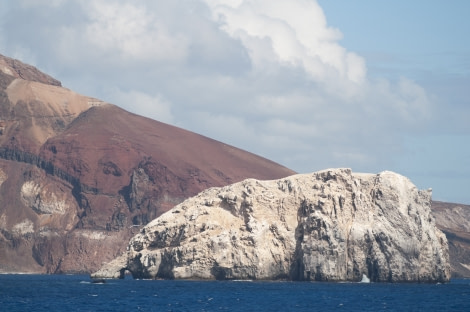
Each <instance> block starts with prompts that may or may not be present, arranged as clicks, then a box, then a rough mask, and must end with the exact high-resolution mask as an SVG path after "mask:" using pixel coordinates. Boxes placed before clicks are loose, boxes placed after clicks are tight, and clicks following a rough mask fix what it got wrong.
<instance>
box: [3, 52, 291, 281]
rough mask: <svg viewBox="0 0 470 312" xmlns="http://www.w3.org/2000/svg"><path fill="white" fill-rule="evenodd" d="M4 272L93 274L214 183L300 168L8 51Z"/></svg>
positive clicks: (275, 175) (270, 176) (279, 174)
mask: <svg viewBox="0 0 470 312" xmlns="http://www.w3.org/2000/svg"><path fill="white" fill-rule="evenodd" d="M0 133H1V135H0V203H1V206H0V271H5V272H11V271H12V272H17V271H26V272H39V273H65V272H91V271H93V270H96V269H98V268H99V266H101V264H102V262H103V261H109V260H110V259H112V258H114V257H115V256H116V255H117V254H119V253H121V252H122V251H123V248H125V246H126V244H127V241H128V239H129V238H130V236H131V235H132V234H133V233H135V232H136V231H138V229H139V227H141V226H142V225H144V224H146V223H147V222H149V221H150V220H152V219H154V218H155V217H157V216H159V215H160V214H162V213H163V212H165V211H167V210H168V209H170V208H171V207H173V206H174V205H175V204H177V203H180V202H181V201H182V200H183V199H185V198H187V197H190V196H193V195H195V194H197V193H199V192H200V191H202V190H204V189H206V188H208V187H211V186H222V185H227V184H230V183H233V182H237V181H241V180H243V179H246V178H258V179H275V178H280V177H284V176H288V175H291V174H293V173H294V172H293V171H292V170H290V169H288V168H285V167H283V166H281V165H279V164H276V163H274V162H272V161H269V160H267V159H265V158H262V157H259V156H256V155H254V154H251V153H249V152H246V151H243V150H240V149H238V148H235V147H233V146H229V145H227V144H224V143H221V142H218V141H215V140H212V139H209V138H207V137H204V136H201V135H198V134H195V133H192V132H189V131H186V130H183V129H180V128H177V127H174V126H170V125H167V124H164V123H161V122H158V121H155V120H152V119H148V118H145V117H141V116H137V115H135V114H132V113H129V112H127V111H125V110H123V109H121V108H119V107H117V106H114V105H112V104H108V103H105V102H103V101H100V100H97V99H94V98H90V97H86V96H82V95H79V94H77V93H75V92H73V91H71V90H68V89H65V88H62V87H61V83H60V82H59V81H57V80H55V79H54V78H51V77H49V76H48V75H46V74H43V73H41V72H40V71H38V70H37V69H35V68H34V67H32V66H29V65H25V64H23V63H21V62H20V61H17V60H12V59H10V58H7V57H4V56H0Z"/></svg>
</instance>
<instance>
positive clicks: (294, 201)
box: [92, 169, 450, 282]
mask: <svg viewBox="0 0 470 312" xmlns="http://www.w3.org/2000/svg"><path fill="white" fill-rule="evenodd" d="M126 271H129V272H130V273H131V274H132V275H133V277H134V278H146V279H159V278H162V279H221V280H223V279H253V280H254V279H256V280H275V279H287V280H313V281H361V279H362V278H363V276H364V275H365V276H367V278H368V279H370V281H372V282H446V281H448V280H449V279H450V265H449V252H448V246H447V240H446V237H445V235H444V234H443V233H442V232H441V231H440V230H439V229H437V227H436V225H435V221H434V217H433V215H432V213H431V191H430V190H418V189H417V188H416V187H415V186H414V185H413V184H412V183H411V181H410V180H409V179H407V178H406V177H404V176H401V175H399V174H396V173H393V172H389V171H385V172H381V173H379V174H363V173H353V172H352V171H351V170H350V169H329V170H324V171H320V172H315V173H311V174H298V175H293V176H290V177H287V178H282V179H278V180H269V181H260V180H255V179H247V180H244V181H242V182H238V183H234V184H231V185H229V186H225V187H213V188H209V189H207V190H205V191H203V192H201V193H199V194H198V195H197V196H195V197H192V198H189V199H187V200H185V201H184V202H182V203H181V204H179V205H177V206H175V207H174V208H172V209H171V210H170V211H168V212H166V213H165V214H163V215H162V216H160V217H159V218H157V219H155V220H153V221H151V222H150V223H149V224H147V225H146V226H145V227H143V228H142V229H141V231H140V233H139V234H137V235H136V236H134V237H133V238H132V239H131V240H130V242H129V245H128V247H127V251H126V252H124V253H123V254H122V255H121V256H119V257H117V258H116V259H114V260H113V261H111V262H109V263H108V264H106V265H104V266H103V267H102V268H101V269H100V270H99V271H97V272H95V273H93V274H92V277H93V278H122V277H123V276H124V274H125V272H126Z"/></svg>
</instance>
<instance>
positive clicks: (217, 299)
mask: <svg viewBox="0 0 470 312" xmlns="http://www.w3.org/2000/svg"><path fill="white" fill-rule="evenodd" d="M0 311H48V312H51V311H65V312H72V311H470V280H465V279H455V280H452V281H451V282H450V283H447V284H386V283H385V284H382V283H368V284H366V283H319V282H259V281H253V282H250V281H163V280H153V281H150V280H133V279H127V278H126V279H124V280H108V281H106V283H104V284H96V283H92V281H91V280H90V278H89V277H88V276H87V275H11V274H4V275H0Z"/></svg>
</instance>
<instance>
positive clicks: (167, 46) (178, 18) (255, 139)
mask: <svg viewBox="0 0 470 312" xmlns="http://www.w3.org/2000/svg"><path fill="white" fill-rule="evenodd" d="M5 12H7V13H8V14H5ZM0 16H2V17H3V18H2V22H1V24H0V25H1V26H0V27H1V28H0V44H1V51H0V53H2V54H6V55H9V56H12V57H16V58H19V59H21V60H23V61H25V62H29V63H32V64H33V65H36V66H38V67H39V68H41V69H42V70H44V71H46V72H48V73H49V74H52V75H53V76H55V77H56V78H58V79H60V80H61V81H62V82H63V84H64V85H65V86H66V87H69V88H71V89H74V90H76V91H79V92H81V93H84V94H87V95H91V96H95V97H98V98H101V99H103V100H105V101H108V102H112V103H114V104H117V105H119V106H121V107H123V108H125V109H127V110H129V111H132V112H135V113H137V114H140V115H144V116H147V117H151V118H154V119H156V120H160V121H163V122H167V123H171V124H174V125H177V126H180V127H183V128H186V129H188V130H191V131H195V132H197V133H201V134H204V135H206V136H209V137H212V138H215V139H217V140H220V141H224V142H227V143H229V144H232V145H235V146H237V147H241V148H244V149H246V150H249V151H251V152H254V153H257V154H260V155H262V156H265V157H267V158H270V159H273V160H275V161H277V162H279V163H281V164H283V165H285V166H287V167H290V168H292V169H294V170H296V171H298V172H309V171H313V170H319V169H323V168H328V167H339V166H345V167H352V168H353V169H354V170H363V171H372V172H373V171H380V170H384V169H389V168H391V167H393V164H394V163H395V159H396V158H397V157H399V155H400V153H402V152H403V149H404V137H406V136H407V135H410V134H412V133H416V132H419V131H422V129H426V128H427V127H428V126H429V123H430V121H431V120H432V118H433V111H434V106H435V103H434V101H433V98H432V97H431V96H430V95H429V94H428V93H427V92H426V91H425V90H424V89H423V88H422V87H420V86H419V85H418V84H416V83H415V82H413V81H412V80H409V79H406V78H402V79H399V80H397V81H390V80H386V79H371V78H370V77H368V73H367V66H366V62H365V60H364V59H363V58H362V57H361V56H360V55H358V54H356V53H354V52H352V51H348V50H347V49H345V48H344V47H342V46H341V45H340V40H341V38H342V34H341V32H340V31H339V30H338V29H335V28H332V27H330V26H328V24H327V19H326V17H325V15H324V12H323V11H322V9H321V7H320V6H319V5H318V3H317V2H316V1H312V0H291V1H288V2H286V1H273V0H271V1H269V0H225V1H224V0H219V1H216V0H179V1H173V0H168V1H122V0H119V1H110V0H97V1H79V0H69V1H60V0H56V1H50V0H48V1H26V0H19V1H9V2H8V5H7V7H6V8H4V12H3V13H2V12H0Z"/></svg>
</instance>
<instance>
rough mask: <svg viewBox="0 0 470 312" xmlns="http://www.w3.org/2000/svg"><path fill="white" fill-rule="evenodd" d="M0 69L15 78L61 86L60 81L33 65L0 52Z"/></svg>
mask: <svg viewBox="0 0 470 312" xmlns="http://www.w3.org/2000/svg"><path fill="white" fill-rule="evenodd" d="M0 71H2V72H3V73H5V74H7V75H10V76H12V77H15V78H21V79H24V80H29V81H36V82H40V83H44V84H48V85H53V86H59V87H61V86H62V83H61V82H60V81H59V80H57V79H55V78H53V77H51V76H49V75H47V74H45V73H43V72H41V71H40V70H39V69H37V68H36V67H34V66H31V65H28V64H25V63H23V62H21V61H19V60H16V59H13V58H10V57H7V56H4V55H2V54H0Z"/></svg>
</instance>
